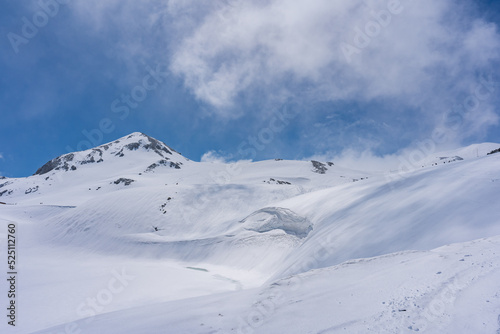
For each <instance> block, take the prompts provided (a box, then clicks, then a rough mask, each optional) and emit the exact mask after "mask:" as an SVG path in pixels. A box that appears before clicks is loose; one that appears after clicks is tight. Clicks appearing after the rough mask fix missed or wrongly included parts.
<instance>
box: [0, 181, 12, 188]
mask: <svg viewBox="0 0 500 334" xmlns="http://www.w3.org/2000/svg"><path fill="white" fill-rule="evenodd" d="M9 184H12V182H10V181H7V182H4V183H2V184H0V188H3V187H5V186H8V185H9Z"/></svg>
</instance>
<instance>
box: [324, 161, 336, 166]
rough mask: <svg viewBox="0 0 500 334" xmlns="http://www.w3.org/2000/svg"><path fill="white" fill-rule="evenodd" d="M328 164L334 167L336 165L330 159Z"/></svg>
mask: <svg viewBox="0 0 500 334" xmlns="http://www.w3.org/2000/svg"><path fill="white" fill-rule="evenodd" d="M326 164H327V165H328V166H330V167H332V166H333V165H335V164H334V163H333V162H330V161H328V162H327V163H326Z"/></svg>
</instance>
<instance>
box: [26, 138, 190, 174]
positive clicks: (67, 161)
mask: <svg viewBox="0 0 500 334" xmlns="http://www.w3.org/2000/svg"><path fill="white" fill-rule="evenodd" d="M138 155H141V159H144V158H146V160H156V161H154V162H153V161H151V162H152V164H150V165H149V167H148V169H149V170H151V169H154V168H156V167H158V166H161V165H163V166H169V167H173V168H176V169H179V168H180V166H181V165H182V162H183V161H188V159H186V158H184V157H183V156H182V155H181V154H179V153H178V152H176V151H175V150H174V149H172V148H170V147H169V146H167V145H166V144H165V143H163V142H161V141H159V140H157V139H155V138H153V137H150V136H148V135H146V134H144V133H140V132H134V133H132V134H130V135H128V136H125V137H122V138H120V139H117V140H115V141H113V142H110V143H107V144H104V145H101V146H98V147H95V148H92V149H89V150H86V151H80V152H72V153H67V154H64V155H61V156H59V157H57V158H55V159H52V160H50V161H49V162H47V163H46V164H45V165H43V166H42V167H40V168H39V169H38V170H37V171H36V172H35V174H34V175H43V174H47V173H49V172H51V171H54V170H55V171H59V170H63V171H75V170H77V169H78V168H79V167H81V166H84V165H88V164H99V163H102V162H108V161H116V159H119V158H123V157H129V156H138Z"/></svg>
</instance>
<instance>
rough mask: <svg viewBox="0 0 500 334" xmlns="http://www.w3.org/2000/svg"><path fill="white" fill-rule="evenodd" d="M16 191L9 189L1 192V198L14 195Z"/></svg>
mask: <svg viewBox="0 0 500 334" xmlns="http://www.w3.org/2000/svg"><path fill="white" fill-rule="evenodd" d="M13 192H14V191H13V190H9V189H6V190H4V191H0V197H2V196H3V195H5V194H7V195H10V194H12V193H13Z"/></svg>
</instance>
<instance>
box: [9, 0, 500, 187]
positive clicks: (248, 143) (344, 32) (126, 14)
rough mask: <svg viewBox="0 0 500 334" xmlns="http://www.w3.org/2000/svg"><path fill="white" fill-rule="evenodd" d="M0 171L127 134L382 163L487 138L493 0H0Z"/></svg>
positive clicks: (32, 166)
mask: <svg viewBox="0 0 500 334" xmlns="http://www.w3.org/2000/svg"><path fill="white" fill-rule="evenodd" d="M0 22H1V31H0V35H1V42H0V43H1V44H0V46H1V48H0V50H1V51H0V73H1V80H0V116H1V121H0V175H5V176H8V177H20V176H28V175H31V174H33V173H34V172H35V171H36V169H37V168H38V167H40V166H41V165H43V164H44V163H45V162H47V161H48V160H50V159H52V158H54V157H56V156H59V155H61V154H64V153H68V152H69V151H71V150H77V149H86V148H88V146H95V145H100V144H103V143H105V142H109V141H112V140H114V139H116V138H119V137H121V136H124V135H127V134H129V133H131V132H134V131H140V132H144V133H146V134H149V135H151V136H153V137H155V138H157V139H160V140H162V141H164V142H165V143H167V144H168V145H169V146H171V147H173V148H175V149H176V150H178V151H180V152H181V153H183V155H185V156H186V157H188V158H190V159H192V160H197V161H199V160H200V159H202V157H203V159H204V160H211V159H212V160H213V159H221V160H240V159H253V160H262V159H270V158H278V157H279V158H285V159H309V158H311V157H315V158H322V159H328V160H336V161H340V162H341V163H344V164H345V165H348V166H351V167H356V166H358V167H359V168H367V166H369V165H371V164H374V165H377V166H385V165H387V166H389V165H392V164H395V163H397V161H398V159H399V158H400V157H401V156H404V155H405V154H408V153H409V152H412V150H415V149H416V150H418V149H419V147H422V143H427V144H428V143H431V146H432V150H439V149H447V148H452V147H457V146H461V145H467V144H471V143H476V142H484V141H491V142H500V131H499V130H500V128H499V123H498V121H499V113H500V110H499V107H498V106H499V102H500V101H499V96H500V94H498V91H500V85H499V84H498V83H497V81H500V73H499V72H500V66H499V65H500V62H499V60H500V32H499V29H498V24H499V22H500V3H499V2H498V1H451V0H442V1H432V0H422V1H410V0H405V1H403V0H401V1H397V0H383V1H382V0H381V1H374V0H365V1H358V0H355V1H349V2H347V1H340V0H339V1H327V0H307V1H306V0H297V1H293V2H291V1H285V0H265V1H260V0H259V1H240V0H213V1H208V0H206V1H204V0H161V1H160V0H145V1H140V2H139V1H131V0H130V1H127V0H100V1H97V0H86V1H84V0H66V1H63V0H59V1H58V0H40V1H22V2H19V1H12V0H3V2H2V11H1V13H0Z"/></svg>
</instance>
